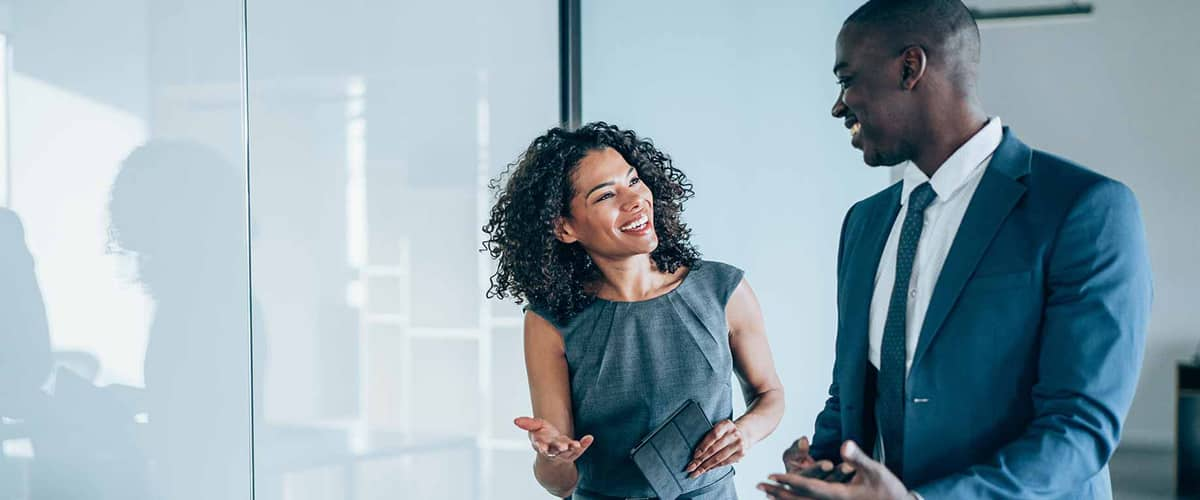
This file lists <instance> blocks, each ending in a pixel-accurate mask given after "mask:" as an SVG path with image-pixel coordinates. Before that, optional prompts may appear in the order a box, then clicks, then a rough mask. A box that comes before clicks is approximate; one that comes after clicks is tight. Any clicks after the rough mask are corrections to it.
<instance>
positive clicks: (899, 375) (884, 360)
mask: <svg viewBox="0 0 1200 500" xmlns="http://www.w3.org/2000/svg"><path fill="white" fill-rule="evenodd" d="M934 198H937V193H935V192H933V187H932V186H930V185H929V183H928V182H926V183H924V184H921V185H920V186H917V188H916V189H914V190H913V192H912V194H910V195H908V212H907V213H905V215H904V225H903V226H901V227H900V244H899V245H898V248H897V251H896V282H895V283H894V284H893V285H892V298H891V300H890V301H889V302H888V313H887V322H886V323H884V327H883V342H882V343H881V345H880V354H879V379H878V385H877V387H876V389H877V390H878V391H879V402H878V405H879V408H878V412H879V432H880V434H881V435H882V436H883V456H884V464H885V465H887V468H888V469H889V470H891V471H892V473H893V474H895V475H896V477H900V478H903V476H902V473H903V471H904V378H905V375H906V373H905V355H906V351H907V342H906V341H905V331H906V326H907V323H908V318H907V316H908V289H909V286H908V285H909V278H911V277H912V266H913V259H914V258H916V256H917V242H919V241H920V240H921V229H922V228H923V227H924V226H925V208H926V207H928V206H929V204H930V203H932V202H933V200H934Z"/></svg>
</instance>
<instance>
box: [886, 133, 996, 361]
mask: <svg viewBox="0 0 1200 500" xmlns="http://www.w3.org/2000/svg"><path fill="white" fill-rule="evenodd" d="M1002 136H1003V131H1002V129H1001V125H1000V118H992V119H990V120H988V122H987V125H985V126H984V127H983V129H982V130H980V131H979V132H977V133H976V134H975V135H974V136H972V137H971V139H970V140H968V141H967V142H966V144H963V145H962V147H960V148H958V150H957V151H955V152H954V154H952V155H950V158H947V159H946V162H945V163H942V166H941V167H939V168H938V169H937V171H935V172H934V174H933V178H932V179H930V178H929V177H927V176H926V175H925V173H924V172H921V169H919V168H917V167H916V165H913V164H911V163H910V164H908V165H906V166H905V167H904V180H903V181H902V182H903V183H904V186H903V192H902V194H901V196H900V213H899V214H897V215H896V222H895V223H894V224H893V225H892V232H891V234H890V235H888V240H887V244H886V245H885V246H884V247H883V255H882V256H881V258H880V259H879V269H878V270H876V272H875V293H874V294H873V295H872V296H871V313H870V314H871V318H870V329H869V335H870V343H869V345H870V347H869V348H868V351H867V356H868V359H870V361H871V364H872V365H874V366H875V368H876V369H878V368H879V351H880V347H879V346H880V344H882V343H883V328H884V323H885V322H886V321H887V314H888V304H889V303H890V302H891V297H892V286H893V285H894V284H895V281H896V247H897V246H898V245H899V244H900V227H901V226H902V225H903V224H904V215H905V213H906V210H907V209H908V195H909V194H910V193H912V192H913V190H914V189H916V188H917V186H920V185H921V184H924V183H925V182H928V183H929V184H930V185H931V186H932V187H933V192H934V193H936V194H937V198H935V199H934V200H933V203H930V204H929V207H928V208H926V209H925V227H924V228H923V229H922V230H921V238H920V240H919V241H918V243H917V255H916V258H915V259H914V260H913V266H912V276H911V277H910V278H909V285H908V312H907V316H906V319H907V324H906V325H905V328H904V330H905V342H904V344H905V352H906V354H905V362H904V372H905V373H908V370H909V369H910V368H912V361H913V352H914V351H915V350H916V348H917V340H918V338H919V336H920V334H921V325H922V324H923V323H924V322H925V311H926V309H928V308H929V299H930V298H931V297H932V296H933V287H934V285H935V284H937V278H938V275H939V274H941V272H942V264H944V263H945V262H946V254H948V253H950V245H951V244H952V243H954V236H955V235H957V234H958V227H959V225H960V224H961V223H962V219H963V215H964V214H966V212H967V206H968V205H970V204H971V198H973V197H974V196H975V189H976V188H978V187H979V181H980V179H982V178H983V172H984V171H985V170H987V166H988V164H989V163H990V162H991V159H992V153H993V152H995V151H996V147H998V146H999V145H1000V139H1001V137H1002Z"/></svg>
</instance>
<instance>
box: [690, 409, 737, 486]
mask: <svg viewBox="0 0 1200 500" xmlns="http://www.w3.org/2000/svg"><path fill="white" fill-rule="evenodd" d="M749 449H750V442H749V441H748V440H747V439H746V437H745V435H744V434H743V433H742V429H741V428H740V427H738V425H737V424H735V423H733V421H732V420H722V421H720V422H717V425H714V426H713V428H712V430H711V431H709V432H708V435H707V436H704V439H701V440H700V444H698V445H696V453H695V454H693V455H692V461H691V463H689V464H688V466H687V468H686V469H684V472H688V473H690V474H689V475H688V477H692V478H695V477H700V475H701V474H704V473H705V472H708V471H710V470H713V469H716V468H717V467H723V466H726V465H729V464H732V463H735V462H737V461H738V460H741V459H742V457H744V456H746V451H747V450H749Z"/></svg>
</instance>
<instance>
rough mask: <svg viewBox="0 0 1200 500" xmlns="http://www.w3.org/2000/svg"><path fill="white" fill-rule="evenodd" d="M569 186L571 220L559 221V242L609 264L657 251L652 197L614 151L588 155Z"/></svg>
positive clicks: (598, 151) (630, 167)
mask: <svg viewBox="0 0 1200 500" xmlns="http://www.w3.org/2000/svg"><path fill="white" fill-rule="evenodd" d="M571 182H572V185H573V186H574V191H575V196H574V198H572V199H571V216H570V217H564V218H563V219H562V220H561V221H560V225H559V228H558V238H559V240H561V241H562V242H564V243H575V242H579V244H581V245H583V248H584V249H585V250H587V251H588V253H589V254H592V255H593V257H607V258H610V259H622V258H626V257H631V256H634V255H639V254H648V253H650V252H652V251H654V249H655V248H657V247H658V235H657V234H655V232H654V195H653V194H651V193H650V189H649V188H647V187H646V185H645V184H643V183H642V181H641V179H639V178H638V173H637V170H635V169H634V168H633V167H632V166H630V165H629V163H628V162H626V161H625V158H624V157H622V156H621V154H620V153H618V152H617V151H616V150H615V149H612V148H604V149H601V150H596V151H592V152H590V153H588V154H587V156H584V157H583V159H582V160H580V161H579V168H577V169H576V170H575V174H574V175H573V176H572V179H571Z"/></svg>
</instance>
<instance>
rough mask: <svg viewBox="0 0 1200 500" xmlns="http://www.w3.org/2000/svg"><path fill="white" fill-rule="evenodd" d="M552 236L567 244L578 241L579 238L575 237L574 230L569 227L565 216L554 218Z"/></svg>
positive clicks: (569, 223) (569, 224)
mask: <svg viewBox="0 0 1200 500" xmlns="http://www.w3.org/2000/svg"><path fill="white" fill-rule="evenodd" d="M554 237H555V238H558V241H561V242H563V243H566V244H568V245H570V244H571V243H575V242H576V241H579V238H576V237H575V230H574V229H573V228H572V227H571V222H570V221H568V220H567V219H566V218H565V217H555V218H554Z"/></svg>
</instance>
